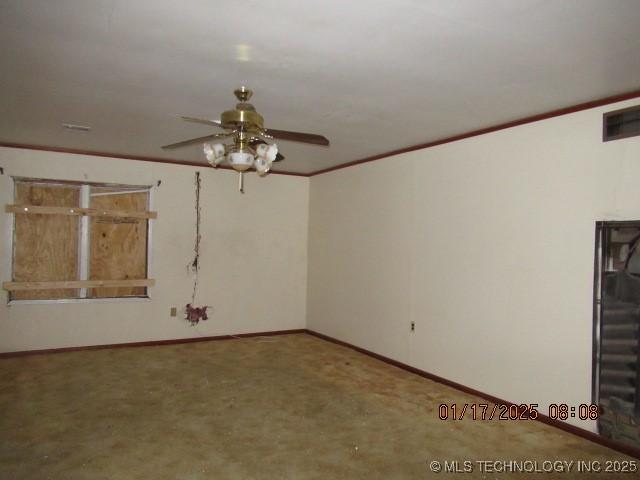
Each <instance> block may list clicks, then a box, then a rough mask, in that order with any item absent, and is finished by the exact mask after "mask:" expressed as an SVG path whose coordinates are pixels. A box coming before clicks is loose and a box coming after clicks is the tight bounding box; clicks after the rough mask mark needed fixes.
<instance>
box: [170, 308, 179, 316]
mask: <svg viewBox="0 0 640 480" xmlns="http://www.w3.org/2000/svg"><path fill="white" fill-rule="evenodd" d="M170 315H171V316H172V317H175V316H176V315H178V309H177V308H176V307H171V310H170Z"/></svg>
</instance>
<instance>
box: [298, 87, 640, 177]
mask: <svg viewBox="0 0 640 480" xmlns="http://www.w3.org/2000/svg"><path fill="white" fill-rule="evenodd" d="M637 97H640V90H635V91H633V92H629V93H623V94H621V95H614V96H612V97H606V98H601V99H599V100H594V101H591V102H585V103H580V104H578V105H573V106H571V107H565V108H560V109H558V110H552V111H550V112H546V113H540V114H538V115H533V116H530V117H525V118H521V119H519V120H513V121H511V122H507V123H501V124H498V125H494V126H491V127H486V128H480V129H478V130H472V131H470V132H466V133H461V134H459V135H454V136H452V137H446V138H443V139H440V140H435V141H433V142H427V143H420V144H418V145H412V146H410V147H404V148H400V149H397V150H392V151H390V152H385V153H380V154H378V155H373V156H371V157H366V158H362V159H360V160H354V161H351V162H347V163H343V164H341V165H335V166H333V167H328V168H323V169H322V170H316V171H315V172H311V174H310V176H311V177H313V176H315V175H320V174H322V173H328V172H333V171H335V170H341V169H343V168H348V167H353V166H354V165H360V164H361V163H368V162H373V161H374V160H380V159H382V158H387V157H392V156H394V155H400V154H401V153H407V152H413V151H415V150H422V149H425V148H431V147H436V146H438V145H443V144H445V143H451V142H457V141H458V140H464V139H465V138H470V137H477V136H478V135H484V134H485V133H492V132H497V131H498V130H505V129H507V128H511V127H517V126H518V125H524V124H527V123H533V122H539V121H540V120H547V119H549V118H553V117H559V116H561V115H567V114H569V113H575V112H580V111H582V110H588V109H590V108H596V107H602V106H604V105H609V104H611V103H616V102H622V101H624V100H630V99H632V98H637Z"/></svg>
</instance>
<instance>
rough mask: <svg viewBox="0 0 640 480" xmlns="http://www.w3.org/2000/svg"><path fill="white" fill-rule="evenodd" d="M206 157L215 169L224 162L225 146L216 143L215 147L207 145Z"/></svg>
mask: <svg viewBox="0 0 640 480" xmlns="http://www.w3.org/2000/svg"><path fill="white" fill-rule="evenodd" d="M203 151H204V156H205V157H206V158H207V162H209V163H210V164H211V165H212V166H213V167H217V166H218V165H220V164H221V163H222V162H223V161H224V145H223V144H221V143H214V144H213V145H211V144H209V143H205V144H204V147H203Z"/></svg>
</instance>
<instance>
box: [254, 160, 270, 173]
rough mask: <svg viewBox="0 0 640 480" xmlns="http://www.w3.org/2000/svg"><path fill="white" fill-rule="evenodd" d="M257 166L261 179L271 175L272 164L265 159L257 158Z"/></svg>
mask: <svg viewBox="0 0 640 480" xmlns="http://www.w3.org/2000/svg"><path fill="white" fill-rule="evenodd" d="M255 166H256V172H258V175H260V176H261V177H264V176H265V175H266V174H267V173H269V170H271V162H270V161H268V160H267V159H266V158H264V157H256V162H255Z"/></svg>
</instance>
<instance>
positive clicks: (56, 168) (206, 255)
mask: <svg viewBox="0 0 640 480" xmlns="http://www.w3.org/2000/svg"><path fill="white" fill-rule="evenodd" d="M0 167H2V168H3V169H4V174H3V175H0V204H2V205H4V204H7V203H13V200H12V190H13V189H12V179H11V177H12V176H25V177H37V178H50V179H64V180H79V181H82V180H87V181H92V182H113V183H123V184H135V185H156V184H157V182H158V180H161V184H160V186H159V187H158V186H156V187H154V188H153V203H154V205H153V209H154V210H156V211H157V212H158V219H157V220H156V221H154V224H153V234H152V262H151V273H150V276H151V277H153V278H155V279H156V286H155V287H152V288H150V296H151V299H150V300H142V301H141V300H136V301H122V300H112V301H105V302H102V303H84V304H54V305H10V306H8V305H7V302H6V298H7V295H6V292H5V291H1V292H2V293H1V294H0V295H2V299H3V300H4V301H0V351H2V352H7V351H19V350H32V349H43V348H60V347H69V346H84V345H98V344H110V343H121V342H135V341H147V340H163V339H174V338H188V337H198V336H208V335H223V334H237V333H246V332H260V331H269V330H283V329H293V328H304V326H305V314H306V313H305V308H306V278H307V270H306V269H307V224H308V191H309V180H308V178H304V177H294V176H285V175H270V176H269V177H267V178H265V179H261V178H258V177H257V176H255V175H247V178H246V186H245V191H246V194H245V195H241V194H240V193H239V192H238V190H237V177H236V174H234V172H230V171H222V170H220V171H218V170H213V169H211V168H208V167H204V166H203V167H202V168H195V167H188V166H177V165H170V164H162V163H151V162H140V161H129V160H121V159H113V158H99V157H91V156H84V155H71V154H63V153H50V152H39V151H30V150H19V149H11V148H0ZM196 171H200V172H201V177H202V192H201V205H202V227H201V228H202V244H201V257H200V261H201V270H200V276H199V288H198V295H197V297H196V303H197V304H199V305H203V304H204V305H211V306H212V309H213V311H212V314H210V319H209V321H207V322H201V323H200V324H199V325H198V326H197V327H191V326H189V325H188V324H187V323H186V322H185V321H184V320H182V319H181V318H179V317H178V318H172V317H170V316H169V309H170V307H172V306H176V307H178V309H179V310H180V309H181V308H182V307H184V305H185V304H186V303H187V302H190V301H191V292H192V288H193V276H192V275H191V274H190V273H189V272H188V270H187V265H188V264H189V263H190V261H191V260H192V259H193V254H194V253H193V247H194V237H195V209H194V202H195V193H194V174H195V172H196ZM12 220H13V216H12V215H10V214H6V213H4V212H3V213H1V214H0V232H1V233H2V234H1V237H0V252H1V258H0V262H1V263H0V272H1V280H2V281H6V280H10V278H11V252H10V243H9V240H10V237H11V227H12Z"/></svg>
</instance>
